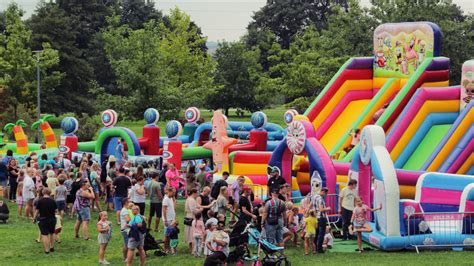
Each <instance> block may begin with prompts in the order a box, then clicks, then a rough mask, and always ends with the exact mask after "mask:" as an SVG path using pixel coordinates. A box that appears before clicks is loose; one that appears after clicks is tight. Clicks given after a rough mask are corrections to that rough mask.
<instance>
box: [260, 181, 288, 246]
mask: <svg viewBox="0 0 474 266" xmlns="http://www.w3.org/2000/svg"><path fill="white" fill-rule="evenodd" d="M271 195H272V198H271V199H270V200H268V201H267V202H266V203H265V211H264V213H263V216H262V227H265V232H266V234H267V239H268V240H269V241H270V242H271V243H273V244H275V245H277V246H280V247H283V246H284V243H283V225H284V224H283V223H284V221H285V220H286V208H285V202H283V201H282V200H280V199H279V198H278V195H279V189H278V188H273V189H272V190H271Z"/></svg>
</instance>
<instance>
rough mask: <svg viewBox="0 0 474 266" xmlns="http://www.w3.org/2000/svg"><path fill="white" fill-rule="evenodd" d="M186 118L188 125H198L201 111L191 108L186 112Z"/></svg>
mask: <svg viewBox="0 0 474 266" xmlns="http://www.w3.org/2000/svg"><path fill="white" fill-rule="evenodd" d="M184 116H185V118H186V121H188V123H190V124H191V123H196V122H197V121H199V119H200V118H201V111H199V109H198V108H196V107H189V108H188V109H186V112H184Z"/></svg>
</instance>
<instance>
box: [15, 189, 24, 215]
mask: <svg viewBox="0 0 474 266" xmlns="http://www.w3.org/2000/svg"><path fill="white" fill-rule="evenodd" d="M16 204H17V205H18V217H23V204H24V202H23V182H20V183H18V187H17V188H16Z"/></svg>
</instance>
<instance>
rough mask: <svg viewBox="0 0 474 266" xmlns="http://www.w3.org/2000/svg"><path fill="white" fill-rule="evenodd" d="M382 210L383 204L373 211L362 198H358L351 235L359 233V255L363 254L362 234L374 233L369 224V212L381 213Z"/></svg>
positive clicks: (353, 214) (350, 228)
mask: <svg viewBox="0 0 474 266" xmlns="http://www.w3.org/2000/svg"><path fill="white" fill-rule="evenodd" d="M381 209H382V204H380V206H379V207H378V208H375V209H371V208H369V207H368V206H367V205H365V204H364V202H363V201H362V199H361V198H360V197H357V198H356V207H355V208H354V210H353V211H352V218H351V224H353V225H354V226H352V225H350V226H349V233H353V232H355V233H357V246H358V249H357V250H356V251H358V252H359V253H362V232H367V233H370V232H372V227H370V224H368V223H367V211H372V212H373V211H379V210H381Z"/></svg>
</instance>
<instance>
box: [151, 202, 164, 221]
mask: <svg viewBox="0 0 474 266" xmlns="http://www.w3.org/2000/svg"><path fill="white" fill-rule="evenodd" d="M162 208H163V205H162V203H161V202H159V203H150V214H149V215H148V216H150V217H153V216H156V217H158V218H161V216H162V212H161V211H162Z"/></svg>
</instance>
